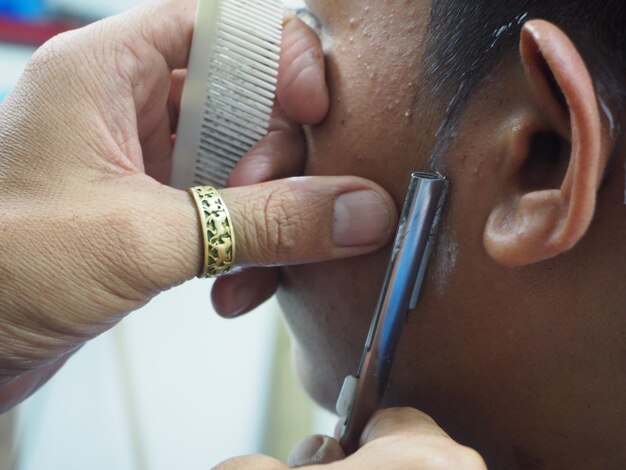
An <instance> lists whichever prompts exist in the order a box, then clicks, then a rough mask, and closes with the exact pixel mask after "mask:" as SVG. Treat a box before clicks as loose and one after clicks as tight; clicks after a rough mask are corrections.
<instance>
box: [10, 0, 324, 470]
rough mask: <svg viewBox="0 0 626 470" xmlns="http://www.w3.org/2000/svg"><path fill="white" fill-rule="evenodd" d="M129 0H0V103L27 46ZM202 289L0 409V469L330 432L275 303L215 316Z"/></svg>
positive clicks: (151, 456) (255, 445)
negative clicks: (234, 315) (294, 365)
mask: <svg viewBox="0 0 626 470" xmlns="http://www.w3.org/2000/svg"><path fill="white" fill-rule="evenodd" d="M138 3H140V2H139V1H138V0H45V1H44V0H0V101H2V99H3V98H4V97H5V96H6V94H7V93H9V92H10V90H11V88H12V86H14V85H15V83H16V82H17V80H18V79H19V76H20V74H21V73H22V71H23V69H24V67H25V65H26V63H27V62H28V60H29V58H30V56H31V55H32V53H33V52H34V50H35V48H36V47H37V45H40V44H41V43H43V42H44V41H45V40H46V39H48V38H49V37H51V36H53V35H55V34H57V33H59V32H61V31H63V30H66V29H71V28H75V27H77V26H80V25H83V24H86V23H89V22H91V21H94V20H97V19H99V18H102V17H105V16H108V15H113V14H116V13H119V12H121V11H123V10H125V9H128V8H131V7H133V6H135V5H136V4H138ZM286 4H287V6H291V7H295V6H298V5H299V4H300V1H298V0H294V1H290V0H287V1H286ZM210 289H211V285H210V283H209V282H202V281H192V282H189V283H187V284H186V285H184V286H182V287H180V288H178V289H174V290H173V291H171V292H168V293H166V294H163V295H161V296H160V297H158V298H157V299H155V300H154V301H153V302H151V303H150V304H149V305H148V306H146V307H145V308H143V309H142V310H140V311H138V312H136V313H134V314H133V315H131V316H130V317H129V318H128V319H126V320H125V321H124V322H122V324H120V325H119V326H118V327H117V328H115V329H114V330H112V331H110V332H109V333H107V334H105V335H103V336H101V337H100V338H98V339H96V340H95V341H93V342H91V343H89V344H88V345H86V346H85V347H84V348H83V349H82V350H81V351H79V352H78V353H77V354H76V355H75V357H73V358H72V359H71V360H70V361H69V362H68V364H67V365H66V366H65V367H64V368H63V370H62V371H61V372H60V373H59V374H57V376H55V377H54V378H53V379H52V380H51V381H50V382H49V383H48V384H47V385H46V386H45V387H44V388H43V389H41V390H40V391H39V392H38V393H37V394H36V395H35V396H34V397H32V398H31V399H29V400H28V401H27V402H25V403H24V404H23V405H21V406H20V407H18V408H17V409H16V410H14V411H12V412H10V413H8V414H5V415H3V416H0V469H1V470H5V469H6V470H40V469H45V470H57V469H64V470H73V469H81V470H82V469H90V470H99V469H103V470H104V469H106V470H110V469H116V470H147V469H149V470H153V469H154V470H160V469H163V470H165V469H167V470H171V469H172V468H185V469H187V470H194V469H203V470H204V469H208V468H211V467H212V466H213V465H216V464H217V463H219V462H221V461H223V460H225V459H228V458H230V457H233V456H237V455H245V454H250V453H264V454H268V455H272V456H275V457H278V458H281V459H285V458H286V456H287V453H288V451H289V449H290V448H291V447H292V446H293V445H294V444H295V443H296V442H297V441H299V440H300V439H302V438H303V437H305V436H306V435H308V434H311V433H324V434H332V432H333V428H334V424H335V421H336V419H335V417H334V416H332V415H330V414H329V413H327V412H324V411H322V410H320V409H319V408H317V407H316V406H315V405H314V404H313V403H312V402H311V401H310V400H309V399H308V398H307V397H306V396H305V395H304V392H303V391H302V389H301V388H300V386H299V384H298V383H297V382H296V379H295V378H294V375H293V372H292V370H291V367H290V354H289V338H288V333H287V331H286V328H285V326H284V324H283V321H282V319H281V317H280V313H279V307H278V305H277V303H276V302H275V301H274V300H272V301H270V302H268V303H266V304H265V305H264V306H263V307H262V308H260V309H259V310H257V311H256V312H254V313H253V314H252V315H249V316H248V317H246V318H244V319H241V320H235V321H224V320H221V319H219V318H218V317H217V316H216V315H215V313H214V312H213V311H212V309H211V306H210V305H211V304H210Z"/></svg>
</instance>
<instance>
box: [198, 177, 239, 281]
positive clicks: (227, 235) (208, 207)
mask: <svg viewBox="0 0 626 470" xmlns="http://www.w3.org/2000/svg"><path fill="white" fill-rule="evenodd" d="M189 194H191V196H192V197H193V199H194V201H195V203H196V207H197V208H198V215H199V217H200V227H201V230H202V238H203V241H204V261H203V265H202V271H201V273H200V275H199V276H198V277H200V278H214V277H220V276H225V275H226V274H228V273H229V272H230V270H231V268H232V267H233V265H234V264H235V231H234V229H233V224H232V221H231V220H230V215H229V213H228V209H227V208H226V204H224V201H222V198H221V197H220V195H219V193H218V192H217V190H216V189H215V188H213V187H211V186H198V187H195V188H191V189H190V190H189Z"/></svg>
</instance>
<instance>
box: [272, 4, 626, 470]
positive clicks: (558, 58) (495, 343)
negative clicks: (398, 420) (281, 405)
mask: <svg viewBox="0 0 626 470" xmlns="http://www.w3.org/2000/svg"><path fill="white" fill-rule="evenodd" d="M308 3H309V6H310V8H311V9H312V11H313V12H314V13H315V14H316V15H317V16H318V18H319V20H320V22H321V24H322V32H321V38H322V42H323V44H324V48H325V52H326V54H327V66H328V81H329V88H330V92H331V111H330V114H329V116H328V118H327V119H326V120H325V121H324V122H323V123H322V124H321V125H319V126H316V127H313V128H310V129H308V132H307V137H308V144H309V158H308V160H307V167H306V170H305V171H306V174H310V175H335V174H354V175H358V176H363V177H366V178H368V179H371V180H373V181H376V182H377V183H379V184H380V185H381V186H382V187H384V188H385V189H387V190H388V191H389V192H390V194H392V195H393V197H394V199H395V200H396V203H397V204H398V206H400V205H401V202H402V200H403V197H404V191H405V190H406V185H407V183H408V176H409V174H410V173H411V172H412V171H416V170H424V169H428V167H429V163H430V162H429V160H428V156H429V155H430V152H431V150H432V147H433V144H434V142H433V139H432V136H433V135H434V134H435V131H436V130H437V127H438V125H439V122H440V118H441V115H440V114H439V113H440V108H441V106H442V105H441V104H440V105H439V106H438V107H435V106H433V105H432V103H427V102H425V101H424V100H423V97H424V96H425V93H424V90H423V89H421V88H420V83H416V76H417V74H416V71H418V70H419V64H420V59H421V54H422V53H423V39H424V35H425V26H426V24H427V20H428V17H429V14H430V2H427V1H414V2H403V3H402V4H401V5H400V4H399V3H387V2H374V1H359V2H356V1H354V2H352V1H345V2H331V1H324V0H312V1H310V2H308ZM520 48H521V51H522V54H521V60H520V59H515V60H513V59H511V60H509V61H505V62H504V63H503V64H502V65H501V66H500V67H498V68H497V69H495V70H493V71H492V72H491V73H490V74H489V77H488V79H487V80H485V81H484V82H483V83H481V85H480V86H479V87H477V89H478V90H479V91H476V92H474V94H473V95H472V97H471V99H470V101H469V103H468V104H467V107H466V111H465V114H464V115H463V118H462V120H461V123H460V127H459V129H458V136H459V137H458V138H457V139H455V140H454V142H453V145H452V146H451V148H450V149H449V150H448V152H447V155H446V156H445V158H446V162H447V165H446V166H447V168H446V175H447V176H448V177H449V178H450V179H451V182H452V185H453V194H452V197H451V200H450V202H449V204H448V207H447V209H446V211H447V216H446V222H445V226H444V228H443V233H442V235H441V237H440V244H439V248H438V251H437V252H436V253H435V258H434V261H433V264H432V265H431V269H430V277H429V279H428V281H427V283H426V286H425V292H424V295H423V297H422V301H421V304H420V306H419V307H418V310H417V311H415V312H412V313H411V314H410V315H409V322H408V325H407V328H406V330H405V334H404V336H403V339H402V342H401V344H400V348H399V351H398V354H397V357H396V362H395V365H394V370H393V373H392V378H391V384H390V389H389V392H388V396H387V404H388V405H390V406H394V405H409V406H414V407H417V408H419V409H421V410H424V411H425V412H427V413H429V414H431V415H432V416H433V417H434V418H435V419H436V420H437V421H438V422H439V423H440V424H441V425H442V427H443V428H444V429H446V431H448V432H449V433H451V434H452V436H453V437H455V438H457V439H459V440H460V441H461V442H462V443H464V444H467V445H470V446H472V447H474V448H476V449H478V450H479V451H480V452H481V453H482V455H483V456H485V458H486V460H487V462H488V464H491V465H492V466H493V467H495V468H542V467H550V468H576V467H578V468H580V466H588V467H589V466H590V467H594V468H596V467H597V468H615V467H616V466H618V464H619V463H620V462H623V461H625V459H626V455H624V454H626V448H624V446H623V442H622V441H621V437H620V436H621V431H622V430H623V428H624V425H625V424H626V400H624V398H623V397H624V394H623V391H624V390H625V389H626V378H625V377H626V375H625V374H623V364H624V361H623V358H624V341H623V338H624V332H625V331H626V325H625V322H626V315H624V314H625V313H626V308H625V306H624V304H625V302H624V292H625V289H626V282H625V279H626V248H625V247H624V244H623V240H624V238H625V237H626V218H625V217H624V211H625V207H624V204H623V201H624V169H623V161H624V155H625V152H624V147H623V145H621V143H620V142H619V141H618V140H616V139H615V138H614V137H611V132H610V126H609V117H608V116H607V115H606V114H605V113H604V112H603V110H602V106H600V100H601V99H602V97H600V96H598V95H597V94H596V91H595V88H594V86H593V82H592V80H591V77H590V73H589V70H588V69H587V67H586V66H585V63H584V61H583V60H582V57H581V56H580V53H579V51H578V50H577V48H576V47H575V46H574V45H573V44H572V42H571V40H570V39H569V38H568V37H567V35H565V34H564V33H562V32H561V31H560V30H558V29H557V28H556V27H554V26H553V25H551V24H549V23H546V22H542V21H533V22H531V23H529V24H527V25H526V27H525V28H524V32H523V34H522V37H521V38H520ZM512 56H513V54H512ZM543 63H547V64H548V68H547V69H546V67H544V66H543ZM548 74H551V75H553V76H554V78H555V79H556V82H557V84H558V87H559V89H560V91H561V93H563V95H564V96H565V98H566V103H565V105H563V104H562V102H561V101H560V100H559V99H558V97H556V96H555V95H554V91H553V90H552V89H551V88H550V86H548V83H549V80H548V78H550V77H548ZM415 97H417V98H415ZM413 103H417V104H416V105H415V106H414V107H412V104H413ZM609 107H610V104H609ZM433 109H434V110H433ZM431 110H433V111H431ZM542 133H543V134H547V135H549V136H551V137H550V138H551V139H556V141H557V142H559V146H560V148H561V149H565V150H564V151H563V152H562V154H561V153H559V155H553V153H554V146H550V145H548V143H546V141H541V140H540V141H539V144H538V145H539V146H538V147H537V146H533V144H534V143H536V142H537V140H536V137H537V136H538V135H541V134H542ZM531 149H533V151H532V152H531ZM537 155H539V157H538V158H535V157H537ZM611 156H613V158H609V157H611ZM542 157H543V158H542ZM546 162H553V163H552V164H548V163H546ZM605 174H608V175H609V176H608V179H607V180H606V182H605V183H604V184H602V183H603V176H604V175H605ZM387 259H388V250H384V251H382V252H379V253H376V254H373V255H368V256H366V257H361V258H357V259H352V260H349V261H342V262H330V263H324V264H318V265H311V266H303V267H297V268H288V269H284V270H283V273H282V274H283V275H282V279H283V288H282V290H281V292H280V300H281V303H282V305H283V307H284V309H285V311H286V314H287V316H288V319H289V322H290V325H291V327H292V329H293V330H294V333H295V336H296V340H297V344H296V345H295V348H294V350H295V356H296V360H297V365H298V372H299V375H300V377H301V379H302V380H303V382H304V383H305V385H306V386H307V388H308V389H309V391H310V392H311V393H312V394H313V396H314V397H315V398H316V399H317V400H319V401H320V402H321V403H323V404H324V405H325V406H327V407H329V408H332V407H333V406H334V401H335V400H336V398H337V395H338V391H339V387H340V385H341V383H342V380H343V377H344V376H345V375H348V374H351V373H354V371H355V370H356V366H357V364H358V358H359V355H360V352H361V348H362V345H363V341H364V338H365V336H366V332H367V328H368V326H369V322H370V319H371V314H372V312H373V309H374V305H375V302H376V300H377V296H378V291H379V289H380V284H381V281H382V278H383V275H384V270H385V267H386V263H387ZM609 450H610V451H609Z"/></svg>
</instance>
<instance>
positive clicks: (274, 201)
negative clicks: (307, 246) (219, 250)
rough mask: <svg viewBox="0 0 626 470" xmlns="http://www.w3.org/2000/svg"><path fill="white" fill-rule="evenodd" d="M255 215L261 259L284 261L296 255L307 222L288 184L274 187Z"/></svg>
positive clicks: (261, 202)
mask: <svg viewBox="0 0 626 470" xmlns="http://www.w3.org/2000/svg"><path fill="white" fill-rule="evenodd" d="M259 204H261V207H257V208H256V210H255V213H257V214H258V216H257V217H255V233H256V244H257V248H258V250H259V254H260V256H261V258H263V259H264V260H276V261H280V260H281V259H282V258H284V257H285V256H288V255H289V254H290V253H292V252H293V251H294V250H295V249H296V248H297V247H298V244H299V241H300V239H301V238H302V237H301V235H302V232H303V231H304V230H303V224H304V221H303V220H302V217H301V215H300V213H299V211H298V210H296V208H297V207H298V202H297V197H296V196H295V192H294V191H292V190H291V188H290V187H289V185H288V184H286V185H285V186H281V187H274V188H272V189H271V190H270V192H269V193H268V194H267V195H266V197H265V198H264V200H263V201H260V202H259Z"/></svg>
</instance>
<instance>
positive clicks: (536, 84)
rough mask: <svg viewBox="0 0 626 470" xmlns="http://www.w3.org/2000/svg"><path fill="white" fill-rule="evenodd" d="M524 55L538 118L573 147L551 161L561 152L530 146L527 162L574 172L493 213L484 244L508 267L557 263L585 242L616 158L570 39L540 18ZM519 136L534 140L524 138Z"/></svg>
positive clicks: (529, 28) (519, 192) (525, 168)
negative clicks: (542, 161) (611, 157)
mask: <svg viewBox="0 0 626 470" xmlns="http://www.w3.org/2000/svg"><path fill="white" fill-rule="evenodd" d="M520 49H521V58H522V62H523V65H524V70H525V75H526V80H527V81H528V85H529V90H530V94H531V96H530V97H529V98H530V99H531V100H532V101H533V103H534V108H535V109H536V110H537V115H538V116H539V115H541V116H543V120H544V121H547V122H548V123H549V126H550V133H551V135H554V136H555V139H560V140H561V141H562V142H563V145H562V146H560V147H559V146H558V145H557V146H556V148H557V149H558V148H567V149H568V153H569V155H565V156H562V155H561V156H559V155H545V153H549V152H552V153H554V152H558V150H557V149H554V146H553V147H552V148H550V147H547V151H546V150H544V151H543V154H542V153H541V151H540V152H537V149H536V148H533V146H532V145H531V144H530V143H529V142H519V143H518V144H519V145H516V147H517V148H524V149H529V151H528V152H527V155H525V156H523V160H526V161H527V162H528V161H531V160H532V159H537V158H548V159H551V160H553V161H557V160H558V159H561V160H563V161H564V162H565V164H566V165H567V170H566V171H565V175H564V177H563V178H562V182H560V183H559V185H555V187H554V188H552V187H550V188H532V187H526V186H524V185H523V184H519V185H518V186H517V188H516V189H515V190H514V192H513V193H511V192H510V191H509V192H506V191H504V193H506V194H507V195H508V196H507V198H505V200H502V201H500V203H499V204H497V205H496V207H494V208H493V210H492V213H491V215H490V217H489V220H488V222H487V225H486V227H485V233H484V243H485V247H486V249H487V252H488V253H489V255H490V256H491V257H492V258H493V259H494V260H496V261H497V262H499V263H500V264H503V265H506V266H521V265H527V264H531V263H536V262H539V261H543V260H545V259H549V258H552V257H554V256H557V255H559V254H561V253H563V252H565V251H567V250H569V249H571V248H572V247H573V246H575V245H576V244H577V243H578V241H580V240H581V238H583V236H584V235H585V233H586V232H587V230H588V228H589V226H590V225H591V221H592V218H593V214H594V211H595V205H596V195H597V191H598V187H599V184H600V179H601V174H602V170H603V168H604V166H605V165H606V161H607V154H608V151H607V148H606V147H607V145H603V142H606V141H608V139H606V138H605V135H604V134H605V133H607V134H608V131H607V130H606V129H605V126H604V122H603V120H602V118H601V115H600V111H599V105H598V99H597V96H596V91H595V89H594V85H593V82H592V79H591V76H590V73H589V71H588V69H587V66H586V65H585V63H584V61H583V59H582V57H581V55H580V53H579V52H578V50H577V49H576V47H575V45H574V44H573V43H572V41H571V40H570V39H569V37H568V36H567V35H566V34H565V33H564V32H563V31H561V30H560V29H559V28H557V27H556V26H554V25H553V24H551V23H548V22H546V21H542V20H533V21H530V22H529V23H527V24H526V25H525V26H524V28H523V31H522V36H521V44H520ZM538 119H539V118H538ZM519 138H520V139H524V138H526V139H528V136H527V135H526V134H524V133H520V135H519ZM533 152H535V153H538V154H539V157H537V155H532V153H533ZM511 160H512V161H514V160H515V159H511ZM517 160H519V158H518V159H517ZM555 167H556V166H555ZM539 168H540V169H541V176H544V173H549V172H550V171H552V170H551V169H550V167H549V166H548V165H542V166H539ZM513 171H514V172H515V173H516V175H517V178H518V181H524V178H526V177H528V175H527V174H525V173H528V172H531V171H535V172H537V166H536V165H535V166H534V167H533V166H532V165H524V164H519V162H518V164H517V166H516V167H515V168H514V169H513ZM554 171H556V170H554ZM546 177H547V176H546Z"/></svg>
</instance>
